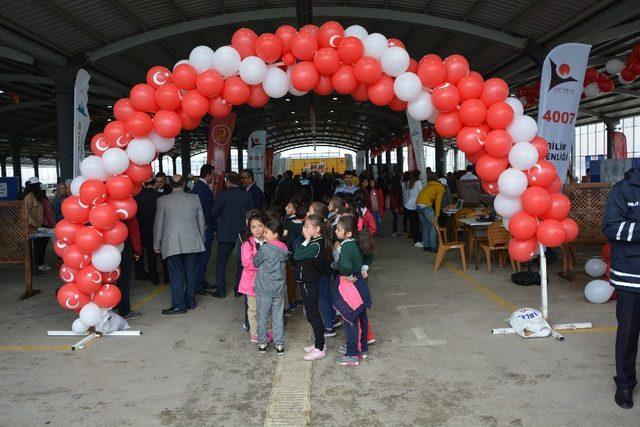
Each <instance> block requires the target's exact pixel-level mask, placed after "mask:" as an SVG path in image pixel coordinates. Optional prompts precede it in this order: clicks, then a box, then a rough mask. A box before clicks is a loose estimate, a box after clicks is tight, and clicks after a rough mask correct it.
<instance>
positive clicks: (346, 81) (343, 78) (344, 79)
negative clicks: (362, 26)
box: [331, 37, 358, 95]
mask: <svg viewBox="0 0 640 427" xmlns="http://www.w3.org/2000/svg"><path fill="white" fill-rule="evenodd" d="M348 38H349V37H347V38H345V40H346V39H348ZM343 43H344V41H343ZM340 46H342V44H340ZM331 84H332V85H333V88H334V89H335V90H336V92H338V93H339V94H340V95H347V94H350V93H351V92H353V91H354V90H356V88H357V87H358V79H356V75H355V73H354V71H353V67H352V66H351V65H346V64H342V65H341V66H340V68H339V69H338V71H336V72H335V73H334V74H333V76H332V77H331Z"/></svg>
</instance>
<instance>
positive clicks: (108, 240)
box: [102, 221, 129, 246]
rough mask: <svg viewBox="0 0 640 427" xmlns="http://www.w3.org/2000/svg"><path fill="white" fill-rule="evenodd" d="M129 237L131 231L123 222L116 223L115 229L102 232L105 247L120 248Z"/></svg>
mask: <svg viewBox="0 0 640 427" xmlns="http://www.w3.org/2000/svg"><path fill="white" fill-rule="evenodd" d="M128 235H129V229H128V228H127V226H126V225H125V224H124V222H122V221H116V222H115V224H114V225H113V227H111V228H110V229H108V230H104V231H103V232H102V236H103V240H104V243H103V244H104V245H113V246H118V245H119V244H120V243H124V241H125V240H127V236H128Z"/></svg>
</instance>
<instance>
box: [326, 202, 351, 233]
mask: <svg viewBox="0 0 640 427" xmlns="http://www.w3.org/2000/svg"><path fill="white" fill-rule="evenodd" d="M347 209H348V206H347V202H346V201H345V200H344V199H343V198H342V197H332V198H331V201H329V214H328V215H327V219H329V220H330V221H331V225H332V226H333V227H335V226H336V224H338V220H339V219H340V216H341V215H342V214H344V213H345V212H347Z"/></svg>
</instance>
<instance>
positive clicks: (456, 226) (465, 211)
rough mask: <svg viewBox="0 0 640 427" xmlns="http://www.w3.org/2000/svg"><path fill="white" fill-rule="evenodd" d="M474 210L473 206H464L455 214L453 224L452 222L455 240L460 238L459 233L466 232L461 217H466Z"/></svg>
mask: <svg viewBox="0 0 640 427" xmlns="http://www.w3.org/2000/svg"><path fill="white" fill-rule="evenodd" d="M472 212H473V208H462V209H460V210H459V211H458V212H456V213H455V214H454V215H453V224H451V231H452V233H453V236H452V238H453V240H457V239H458V235H459V234H461V233H464V224H463V223H461V222H460V218H466V217H467V215H469V214H470V213H472Z"/></svg>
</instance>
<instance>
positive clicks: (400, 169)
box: [396, 147, 404, 174]
mask: <svg viewBox="0 0 640 427" xmlns="http://www.w3.org/2000/svg"><path fill="white" fill-rule="evenodd" d="M396 164H397V166H396V167H397V173H400V174H401V173H402V172H404V170H403V169H404V158H403V156H402V147H397V148H396Z"/></svg>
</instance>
